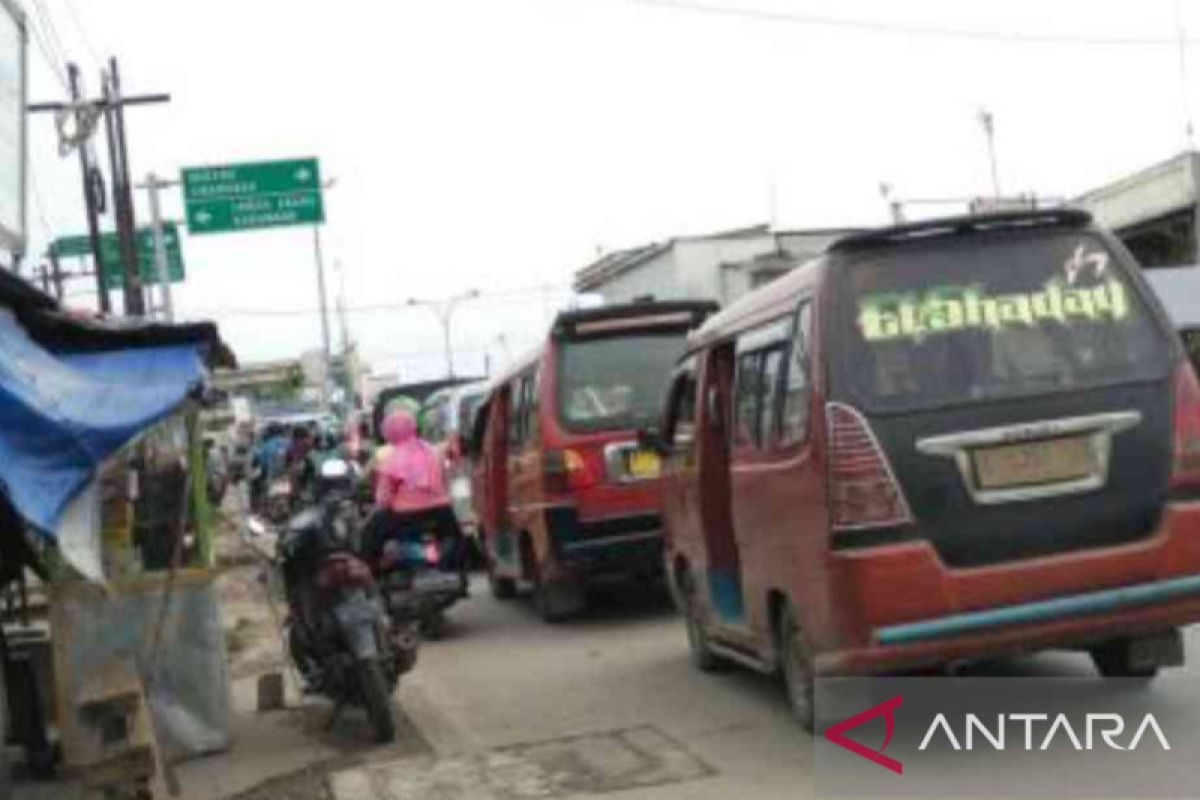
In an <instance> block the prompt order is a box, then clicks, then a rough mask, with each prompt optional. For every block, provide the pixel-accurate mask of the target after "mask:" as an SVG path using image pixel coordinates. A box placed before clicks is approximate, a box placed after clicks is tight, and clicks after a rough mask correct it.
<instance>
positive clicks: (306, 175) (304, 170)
mask: <svg viewBox="0 0 1200 800" xmlns="http://www.w3.org/2000/svg"><path fill="white" fill-rule="evenodd" d="M312 176H313V175H312V170H311V169H309V168H308V167H300V168H299V169H297V170H296V180H298V181H300V182H301V183H308V182H309V181H310V180H312Z"/></svg>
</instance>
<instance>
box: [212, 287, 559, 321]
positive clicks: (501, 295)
mask: <svg viewBox="0 0 1200 800" xmlns="http://www.w3.org/2000/svg"><path fill="white" fill-rule="evenodd" d="M567 288H569V284H554V285H552V286H551V287H550V289H552V290H553V289H558V290H560V291H561V290H563V289H567ZM544 291H545V287H542V286H538V287H536V288H528V289H511V290H506V291H498V292H488V293H487V294H481V295H479V297H477V298H473V299H472V301H471V302H472V303H486V304H490V305H495V304H496V303H497V301H506V299H507V301H506V302H501V304H502V305H513V306H516V305H527V303H520V302H516V303H514V302H511V298H514V297H526V296H527V297H529V298H530V299H529V304H531V303H533V302H534V301H536V302H541V300H540V298H538V297H535V296H534V295H540V294H542V293H543V292H544ZM412 308H414V306H413V305H412V304H410V303H408V302H407V301H403V302H396V303H366V304H363V305H354V306H350V305H348V306H345V307H344V309H343V310H344V311H345V313H347V314H372V313H378V312H383V311H393V312H394V311H407V310H409V309H412ZM190 310H191V312H192V313H194V314H200V315H210V316H214V317H303V316H312V315H315V314H320V313H321V309H320V308H318V307H316V306H311V307H310V306H306V307H303V308H205V307H199V308H192V309H190Z"/></svg>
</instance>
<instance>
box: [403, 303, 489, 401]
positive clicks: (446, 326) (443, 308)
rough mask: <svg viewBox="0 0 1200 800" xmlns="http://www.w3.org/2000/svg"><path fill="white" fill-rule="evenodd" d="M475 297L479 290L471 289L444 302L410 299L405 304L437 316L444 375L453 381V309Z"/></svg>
mask: <svg viewBox="0 0 1200 800" xmlns="http://www.w3.org/2000/svg"><path fill="white" fill-rule="evenodd" d="M476 297H479V290H478V289H471V290H469V291H466V292H463V293H462V294H456V295H454V296H453V297H448V298H446V299H445V300H440V301H437V300H418V299H417V298H415V297H410V298H408V301H407V302H406V303H405V305H409V306H426V307H427V308H430V309H432V310H433V313H434V314H436V315H437V318H438V322H439V323H441V325H442V343H443V345H444V347H445V351H446V375H447V377H449V378H450V379H451V380H453V379H454V353H453V350H452V348H451V346H450V320H451V319H452V318H453V316H454V309H455V308H457V307H458V304H459V303H462V302H464V301H466V300H474V299H475V298H476Z"/></svg>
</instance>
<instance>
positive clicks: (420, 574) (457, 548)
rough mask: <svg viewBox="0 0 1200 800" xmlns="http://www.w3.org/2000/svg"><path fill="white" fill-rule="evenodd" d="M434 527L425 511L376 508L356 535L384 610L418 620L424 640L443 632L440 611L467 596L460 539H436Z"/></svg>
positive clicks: (399, 617)
mask: <svg viewBox="0 0 1200 800" xmlns="http://www.w3.org/2000/svg"><path fill="white" fill-rule="evenodd" d="M437 527H438V523H437V520H436V518H435V517H430V516H429V515H425V514H420V513H418V514H413V515H406V514H396V513H394V512H392V513H389V512H379V511H376V512H374V513H373V514H372V515H371V516H370V517H369V518H368V519H367V521H366V522H365V523H364V525H363V530H362V534H361V536H362V539H363V545H364V548H365V550H366V552H367V553H368V554H369V555H368V561H369V563H371V564H372V565H373V566H374V568H375V575H376V580H377V581H378V583H379V587H380V591H381V592H382V593H383V596H384V599H385V603H386V607H387V610H388V614H389V615H390V616H391V618H392V619H393V621H401V620H414V619H415V620H419V622H420V630H421V634H422V635H423V636H424V637H425V638H427V639H438V638H440V637H441V636H442V635H443V633H444V632H445V626H446V617H445V612H446V609H448V608H449V607H450V606H452V605H454V603H456V602H458V601H459V600H461V599H462V598H464V597H466V596H467V576H466V572H465V571H464V569H463V563H462V559H463V555H464V551H463V548H464V547H465V542H464V541H463V537H462V536H461V535H459V536H457V537H455V538H454V539H446V538H439V537H438V535H437V530H436V529H437Z"/></svg>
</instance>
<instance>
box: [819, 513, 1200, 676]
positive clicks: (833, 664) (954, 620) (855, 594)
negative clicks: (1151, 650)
mask: <svg viewBox="0 0 1200 800" xmlns="http://www.w3.org/2000/svg"><path fill="white" fill-rule="evenodd" d="M831 567H832V569H833V573H834V575H835V581H834V585H835V586H838V587H839V595H840V596H841V599H842V603H841V605H840V610H839V617H840V619H838V620H837V622H836V623H835V625H834V627H833V630H831V631H827V632H828V633H829V634H830V636H829V639H827V640H826V641H825V642H824V643H823V644H822V643H818V648H817V649H818V651H819V652H820V653H821V655H819V656H818V669H819V670H821V671H823V672H850V673H861V672H878V671H886V670H889V669H896V668H903V667H908V666H919V665H922V664H930V663H936V662H942V661H949V660H959V659H970V658H979V657H986V656H992V655H1000V654H1003V653H1006V652H1019V651H1029V650H1037V649H1046V648H1052V647H1070V646H1079V645H1086V644H1088V643H1089V642H1095V641H1100V640H1102V639H1105V638H1110V637H1113V636H1117V635H1130V634H1138V633H1149V632H1153V631H1155V630H1161V629H1163V628H1170V627H1178V626H1182V625H1186V624H1189V623H1192V622H1196V621H1200V503H1188V504H1177V505H1171V506H1168V507H1167V508H1166V509H1165V510H1164V513H1163V517H1162V520H1161V522H1160V525H1159V528H1158V529H1157V530H1156V531H1155V532H1154V534H1153V535H1152V536H1150V537H1148V538H1146V539H1143V540H1140V541H1137V542H1132V543H1129V544H1125V545H1119V546H1114V547H1107V548H1101V549H1097V550H1091V551H1077V552H1073V553H1068V554H1060V555H1055V556H1048V557H1044V558H1037V559H1029V560H1026V561H1020V562H1011V563H1005V564H999V565H993V566H986V567H974V568H970V569H950V568H948V567H946V566H945V565H943V564H942V563H941V562H940V560H939V559H938V558H937V554H936V552H935V551H934V550H933V548H932V547H929V546H928V545H927V544H924V543H919V542H909V543H904V544H897V545H892V546H886V547H880V548H877V549H875V550H863V551H858V552H855V553H853V554H838V555H835V556H833V557H832V564H831ZM847 590H848V591H847ZM847 601H848V602H847Z"/></svg>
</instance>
